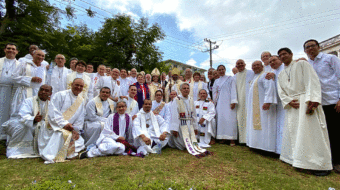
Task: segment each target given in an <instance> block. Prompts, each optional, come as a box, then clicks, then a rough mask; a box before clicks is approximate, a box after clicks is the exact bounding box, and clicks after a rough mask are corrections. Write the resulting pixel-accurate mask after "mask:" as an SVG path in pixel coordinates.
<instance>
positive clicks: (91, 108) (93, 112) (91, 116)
mask: <svg viewBox="0 0 340 190" xmlns="http://www.w3.org/2000/svg"><path fill="white" fill-rule="evenodd" d="M103 109H105V108H104V107H103ZM85 119H86V120H88V121H92V122H93V121H101V122H105V121H106V118H105V117H100V116H99V115H97V109H96V103H95V102H94V99H92V100H91V101H90V102H89V103H87V105H86V116H85Z"/></svg>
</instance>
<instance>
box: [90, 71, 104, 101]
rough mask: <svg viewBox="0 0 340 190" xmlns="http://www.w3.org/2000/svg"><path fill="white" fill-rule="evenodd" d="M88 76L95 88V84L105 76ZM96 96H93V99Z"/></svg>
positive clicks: (93, 74) (95, 74)
mask: <svg viewBox="0 0 340 190" xmlns="http://www.w3.org/2000/svg"><path fill="white" fill-rule="evenodd" d="M90 74H91V75H90V77H91V80H92V83H93V86H96V84H97V82H98V81H99V79H100V78H102V77H105V75H104V76H101V75H100V74H99V73H90ZM94 93H95V92H94ZM97 95H98V94H94V97H96V96H97Z"/></svg>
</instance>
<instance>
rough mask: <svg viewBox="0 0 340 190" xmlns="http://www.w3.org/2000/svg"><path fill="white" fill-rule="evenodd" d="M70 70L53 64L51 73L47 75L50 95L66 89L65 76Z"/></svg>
mask: <svg viewBox="0 0 340 190" xmlns="http://www.w3.org/2000/svg"><path fill="white" fill-rule="evenodd" d="M71 72H72V71H71V70H70V69H68V68H66V67H58V66H55V67H54V68H53V70H52V74H51V75H47V82H46V83H47V84H48V85H50V86H52V96H53V95H54V94H56V93H57V92H60V91H64V90H67V83H66V77H67V75H68V74H69V73H71Z"/></svg>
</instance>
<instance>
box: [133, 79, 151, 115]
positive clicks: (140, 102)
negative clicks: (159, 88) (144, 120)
mask: <svg viewBox="0 0 340 190" xmlns="http://www.w3.org/2000/svg"><path fill="white" fill-rule="evenodd" d="M143 86H144V88H145V91H146V99H150V93H149V87H148V85H147V84H146V83H144V84H143ZM136 87H137V94H136V96H135V100H136V101H137V102H138V107H139V109H141V108H142V107H143V104H144V101H143V90H142V88H141V86H140V84H139V83H138V82H136Z"/></svg>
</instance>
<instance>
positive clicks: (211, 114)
mask: <svg viewBox="0 0 340 190" xmlns="http://www.w3.org/2000/svg"><path fill="white" fill-rule="evenodd" d="M203 105H204V104H203ZM215 115H216V111H215V106H214V104H213V103H212V102H209V104H208V112H207V113H206V114H204V115H203V118H204V119H205V120H207V121H209V122H210V121H211V120H212V119H214V117H215Z"/></svg>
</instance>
